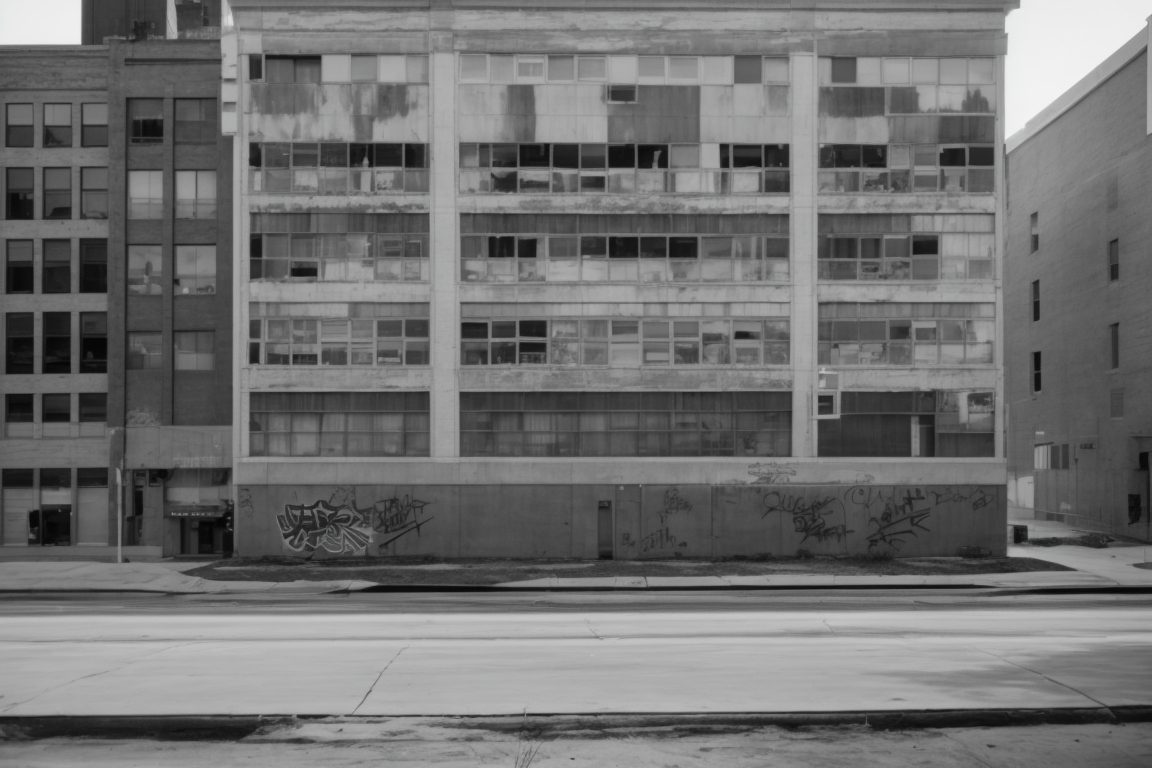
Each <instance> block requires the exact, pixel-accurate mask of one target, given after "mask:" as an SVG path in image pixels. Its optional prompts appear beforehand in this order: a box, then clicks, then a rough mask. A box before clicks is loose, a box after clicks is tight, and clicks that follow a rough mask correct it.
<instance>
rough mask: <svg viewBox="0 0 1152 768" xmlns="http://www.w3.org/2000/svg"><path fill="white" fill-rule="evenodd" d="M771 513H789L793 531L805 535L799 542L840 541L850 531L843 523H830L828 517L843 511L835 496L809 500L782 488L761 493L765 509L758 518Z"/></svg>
mask: <svg viewBox="0 0 1152 768" xmlns="http://www.w3.org/2000/svg"><path fill="white" fill-rule="evenodd" d="M773 513H779V514H784V515H789V516H791V518H792V528H793V530H795V531H796V533H802V534H804V538H803V539H801V541H800V543H801V544H803V543H804V542H806V541H808V540H809V539H815V540H816V541H819V542H825V541H829V540H831V539H835V540H836V541H842V540H843V539H844V536H845V535H847V534H849V533H852V531H850V530H848V527H847V525H845V524H843V523H841V524H839V525H832V524H831V523H830V518H833V517H834V516H835V515H841V516H842V515H843V514H844V505H843V503H842V502H841V501H840V499H838V498H836V497H835V496H823V497H817V498H812V499H808V498H805V497H803V496H798V495H796V494H792V493H787V492H784V491H771V492H769V493H766V494H765V495H764V511H763V513H762V514H761V515H760V517H761V518H766V517H768V516H769V515H771V514H773Z"/></svg>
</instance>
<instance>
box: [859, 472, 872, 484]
mask: <svg viewBox="0 0 1152 768" xmlns="http://www.w3.org/2000/svg"><path fill="white" fill-rule="evenodd" d="M874 482H876V475H873V474H870V473H868V472H857V473H856V485H871V484H872V483H874Z"/></svg>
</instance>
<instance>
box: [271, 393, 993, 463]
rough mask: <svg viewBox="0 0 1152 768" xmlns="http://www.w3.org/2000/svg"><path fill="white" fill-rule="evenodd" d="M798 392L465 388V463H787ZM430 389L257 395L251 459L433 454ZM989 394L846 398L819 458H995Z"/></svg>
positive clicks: (829, 424) (828, 424) (822, 433)
mask: <svg viewBox="0 0 1152 768" xmlns="http://www.w3.org/2000/svg"><path fill="white" fill-rule="evenodd" d="M791 401H792V393H791V392H763V391H760V392H463V393H461V394H460V448H461V455H463V456H507V457H515V456H539V457H580V456H584V457H597V456H602V457H610V456H611V457H614V456H789V455H791V422H792V414H791V408H792V402H791ZM428 402H429V397H428V394H427V393H425V392H406V393H404V392H392V393H361V392H325V393H319V392H315V393H314V392H295V393H253V394H252V396H251V419H250V422H249V438H250V453H251V455H253V456H332V457H339V456H426V455H428V442H427V441H428ZM994 428H995V403H994V399H993V394H992V393H991V392H979V391H926V392H846V393H844V395H843V414H842V417H841V418H840V419H838V420H825V421H821V422H820V423H819V455H820V456H822V457H835V456H844V457H848V456H853V457H878V456H890V457H900V456H905V457H960V456H964V457H988V456H992V455H993V454H994V448H995V438H994Z"/></svg>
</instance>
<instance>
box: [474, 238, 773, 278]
mask: <svg viewBox="0 0 1152 768" xmlns="http://www.w3.org/2000/svg"><path fill="white" fill-rule="evenodd" d="M460 257H461V263H460V279H461V280H463V281H465V282H497V283H502V282H581V281H583V282H641V283H664V282H688V283H695V282H726V281H741V282H748V281H764V280H771V281H786V280H788V278H789V269H788V238H787V237H774V236H760V235H746V236H735V237H733V236H721V235H717V236H697V235H671V236H667V235H608V236H604V235H585V236H582V237H574V236H561V235H554V236H551V237H544V236H541V235H518V236H517V235H489V236H487V237H485V236H482V235H465V236H463V237H461V238H460Z"/></svg>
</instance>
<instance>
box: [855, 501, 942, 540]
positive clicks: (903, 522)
mask: <svg viewBox="0 0 1152 768" xmlns="http://www.w3.org/2000/svg"><path fill="white" fill-rule="evenodd" d="M848 493H849V495H851V496H852V497H853V500H854V501H855V502H856V503H858V504H860V506H862V507H864V509H865V514H868V515H870V517H869V519H868V527H869V528H870V529H871V532H870V533H869V534H868V537H867V541H868V549H869V550H871V549H875V548H876V547H878V546H886V547H891V548H892V549H896V550H899V549H900V548H901V547H903V546H904V545H905V544H907V543H908V541H909V540H910V539H915V538H917V537H918V536H919V535H920V532H921V531H924V532H930V531H931V529H930V528H929V527H928V526H927V525H925V524H924V521H925V520H927V519H928V517H929V516H930V515H931V514H932V509H933V507H934V506H935V504H934V502H932V501H930V500H929V499H928V497H927V496H925V494H924V490H923V489H922V488H908V489H904V490H902V491H897V490H896V489H882V488H860V487H857V488H853V489H851V490H850V491H849V492H848Z"/></svg>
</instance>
